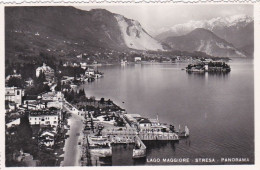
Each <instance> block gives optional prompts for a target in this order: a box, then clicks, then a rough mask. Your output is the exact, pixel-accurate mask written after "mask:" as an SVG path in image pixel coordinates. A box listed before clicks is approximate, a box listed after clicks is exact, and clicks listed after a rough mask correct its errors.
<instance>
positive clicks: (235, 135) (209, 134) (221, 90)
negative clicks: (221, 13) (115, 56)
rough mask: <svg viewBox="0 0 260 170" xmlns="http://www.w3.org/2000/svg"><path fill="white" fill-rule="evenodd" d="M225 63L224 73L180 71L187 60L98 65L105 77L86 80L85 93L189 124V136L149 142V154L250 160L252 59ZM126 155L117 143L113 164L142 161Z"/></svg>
mask: <svg viewBox="0 0 260 170" xmlns="http://www.w3.org/2000/svg"><path fill="white" fill-rule="evenodd" d="M229 64H230V66H231V72H230V73H228V74H211V73H204V74H196V73H194V74H188V73H187V72H186V71H184V70H182V69H183V68H185V67H186V64H185V63H180V64H171V65H170V64H165V65H164V64H151V65H149V64H145V65H143V64H138V65H126V66H125V67H121V66H120V65H119V66H104V67H100V68H99V70H100V71H102V72H104V73H105V75H104V77H103V78H102V79H100V80H99V81H95V82H93V83H90V84H86V85H85V92H86V94H87V96H96V97H97V98H101V97H105V98H106V99H108V98H110V99H112V100H113V101H115V102H116V103H117V104H118V105H120V106H122V107H123V108H125V109H126V110H127V112H128V113H139V114H141V115H142V116H144V117H149V118H156V115H157V114H158V115H159V119H160V121H161V122H165V123H168V124H173V125H175V126H176V127H178V125H179V124H180V125H181V126H182V127H184V126H185V125H187V126H188V127H189V129H190V134H191V136H190V138H189V139H188V140H181V141H179V143H174V144H172V143H167V142H166V143H161V141H160V143H156V142H155V143H148V146H150V147H148V150H147V157H149V158H154V157H159V158H163V157H166V158H170V157H177V158H180V157H188V158H194V157H247V158H250V163H253V162H254V70H253V62H252V61H251V60H247V61H246V60H243V61H238V60H233V61H231V62H230V63H229ZM123 101H124V103H122V102H123ZM122 153H124V154H122ZM114 154H115V156H114ZM126 155H128V156H126ZM129 155H132V150H131V149H129V150H125V148H123V147H121V148H120V146H117V147H116V148H114V149H113V158H112V164H113V165H133V164H138V163H140V162H142V161H139V162H138V161H136V160H135V161H134V160H133V159H132V156H129ZM143 163H145V164H151V163H147V162H143ZM169 164H174V163H169ZM157 165H158V163H157Z"/></svg>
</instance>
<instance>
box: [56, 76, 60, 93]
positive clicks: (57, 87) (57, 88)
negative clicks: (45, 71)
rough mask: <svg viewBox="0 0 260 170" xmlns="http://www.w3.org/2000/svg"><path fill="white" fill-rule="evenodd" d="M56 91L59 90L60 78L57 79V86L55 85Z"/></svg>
mask: <svg viewBox="0 0 260 170" xmlns="http://www.w3.org/2000/svg"><path fill="white" fill-rule="evenodd" d="M55 90H56V91H61V80H60V79H58V82H57V86H56V87H55Z"/></svg>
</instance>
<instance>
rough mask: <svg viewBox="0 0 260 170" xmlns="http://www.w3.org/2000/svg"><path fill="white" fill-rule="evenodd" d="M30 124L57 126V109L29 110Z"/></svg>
mask: <svg viewBox="0 0 260 170" xmlns="http://www.w3.org/2000/svg"><path fill="white" fill-rule="evenodd" d="M29 122H30V124H31V125H50V126H52V127H57V126H58V123H59V113H58V112H57V111H31V112H30V113H29Z"/></svg>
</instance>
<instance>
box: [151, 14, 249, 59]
mask: <svg viewBox="0 0 260 170" xmlns="http://www.w3.org/2000/svg"><path fill="white" fill-rule="evenodd" d="M196 28H204V29H207V30H209V31H211V32H212V33H213V34H215V35H216V36H218V37H219V38H221V39H223V40H225V41H227V42H228V43H231V44H232V45H233V46H234V47H235V48H236V49H237V50H238V51H240V52H242V53H244V54H245V55H247V56H252V55H253V51H254V20H253V18H251V17H249V16H246V15H234V16H228V17H217V18H212V19H210V20H201V21H189V22H187V23H183V24H177V25H174V26H173V27H171V28H164V29H162V30H161V33H159V34H158V35H157V36H156V39H158V40H160V41H162V42H164V41H165V40H166V39H167V38H169V37H176V36H182V35H186V34H188V33H190V32H191V31H193V30H195V29H196Z"/></svg>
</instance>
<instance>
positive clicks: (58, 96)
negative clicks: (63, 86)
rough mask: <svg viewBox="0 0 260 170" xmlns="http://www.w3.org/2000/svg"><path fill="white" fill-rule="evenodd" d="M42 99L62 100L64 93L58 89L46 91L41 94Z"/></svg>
mask: <svg viewBox="0 0 260 170" xmlns="http://www.w3.org/2000/svg"><path fill="white" fill-rule="evenodd" d="M41 99H42V101H63V99H64V94H63V93H61V92H60V91H58V92H56V91H52V92H47V93H44V94H42V95H41Z"/></svg>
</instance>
